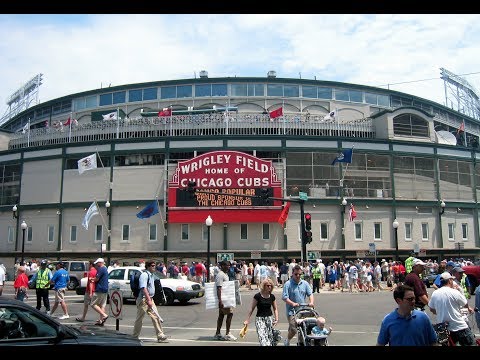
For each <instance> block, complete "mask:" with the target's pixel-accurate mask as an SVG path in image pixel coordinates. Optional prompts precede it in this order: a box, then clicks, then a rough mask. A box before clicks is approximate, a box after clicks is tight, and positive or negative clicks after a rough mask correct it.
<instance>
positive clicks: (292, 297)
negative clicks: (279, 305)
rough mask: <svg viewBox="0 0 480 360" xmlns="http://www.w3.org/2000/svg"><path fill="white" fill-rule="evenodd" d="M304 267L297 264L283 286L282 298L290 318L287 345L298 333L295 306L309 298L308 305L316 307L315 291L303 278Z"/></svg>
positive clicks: (285, 343) (285, 342)
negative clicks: (314, 301) (314, 300)
mask: <svg viewBox="0 0 480 360" xmlns="http://www.w3.org/2000/svg"><path fill="white" fill-rule="evenodd" d="M301 275H302V268H301V267H300V265H295V266H294V267H293V271H292V278H291V279H290V280H288V281H287V282H286V283H285V286H284V287H283V293H282V300H283V301H285V303H286V310H287V318H288V336H287V338H286V339H285V341H284V345H285V346H289V345H290V340H292V338H293V337H294V336H295V334H296V333H297V324H296V323H295V316H294V308H296V307H298V306H299V305H300V304H304V303H305V299H306V298H308V306H310V307H312V308H313V307H314V303H313V291H312V288H311V287H310V284H309V283H308V282H306V281H305V280H302V279H301V277H300V276H301Z"/></svg>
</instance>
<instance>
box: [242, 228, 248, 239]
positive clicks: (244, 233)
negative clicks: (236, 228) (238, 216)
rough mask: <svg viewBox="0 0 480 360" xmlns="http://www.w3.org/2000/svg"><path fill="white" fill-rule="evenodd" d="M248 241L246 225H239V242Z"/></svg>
mask: <svg viewBox="0 0 480 360" xmlns="http://www.w3.org/2000/svg"><path fill="white" fill-rule="evenodd" d="M247 239H248V226H247V224H240V240H247Z"/></svg>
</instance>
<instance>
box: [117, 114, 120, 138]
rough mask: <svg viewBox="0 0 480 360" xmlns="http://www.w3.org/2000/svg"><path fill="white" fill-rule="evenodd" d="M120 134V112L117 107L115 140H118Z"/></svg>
mask: <svg viewBox="0 0 480 360" xmlns="http://www.w3.org/2000/svg"><path fill="white" fill-rule="evenodd" d="M119 134H120V110H119V108H118V107H117V139H118V138H119Z"/></svg>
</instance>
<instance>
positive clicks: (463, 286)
mask: <svg viewBox="0 0 480 360" xmlns="http://www.w3.org/2000/svg"><path fill="white" fill-rule="evenodd" d="M452 275H453V276H455V283H456V284H457V285H458V290H459V291H462V292H463V295H465V297H466V298H467V300H468V299H470V297H471V295H470V289H471V287H470V280H468V277H467V275H466V274H465V270H463V269H462V268H461V267H460V266H455V267H454V268H453V269H452Z"/></svg>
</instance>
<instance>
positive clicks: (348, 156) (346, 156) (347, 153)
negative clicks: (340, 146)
mask: <svg viewBox="0 0 480 360" xmlns="http://www.w3.org/2000/svg"><path fill="white" fill-rule="evenodd" d="M352 154H353V148H352V149H347V150H343V151H342V153H341V154H340V155H338V156H337V157H336V158H335V159H334V160H333V161H332V165H335V163H337V162H345V163H349V164H351V163H352Z"/></svg>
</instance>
